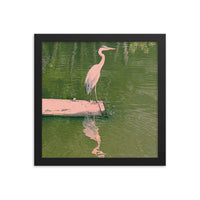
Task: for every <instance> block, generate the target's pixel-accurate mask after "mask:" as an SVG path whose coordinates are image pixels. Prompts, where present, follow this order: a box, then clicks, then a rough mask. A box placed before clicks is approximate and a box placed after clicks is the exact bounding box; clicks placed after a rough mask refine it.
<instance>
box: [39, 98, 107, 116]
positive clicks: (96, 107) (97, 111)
mask: <svg viewBox="0 0 200 200" xmlns="http://www.w3.org/2000/svg"><path fill="white" fill-rule="evenodd" d="M103 112H105V107H104V104H103V101H98V102H96V101H86V100H69V99H42V114H43V115H58V116H89V115H93V116H94V115H99V116H101V115H102V113H103Z"/></svg>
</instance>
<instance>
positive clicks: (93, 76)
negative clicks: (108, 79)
mask: <svg viewBox="0 0 200 200" xmlns="http://www.w3.org/2000/svg"><path fill="white" fill-rule="evenodd" d="M100 74H101V68H100V67H99V66H98V65H93V66H92V67H91V68H90V70H89V72H88V73H87V76H86V79H85V89H86V94H90V93H91V92H92V89H93V88H94V87H95V86H96V84H97V82H98V80H99V77H100Z"/></svg>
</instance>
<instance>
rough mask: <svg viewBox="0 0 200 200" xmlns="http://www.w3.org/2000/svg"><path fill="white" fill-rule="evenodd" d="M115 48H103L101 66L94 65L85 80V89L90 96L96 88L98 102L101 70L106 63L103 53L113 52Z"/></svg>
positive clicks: (100, 52)
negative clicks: (97, 86)
mask: <svg viewBox="0 0 200 200" xmlns="http://www.w3.org/2000/svg"><path fill="white" fill-rule="evenodd" d="M113 49H114V48H109V47H106V46H102V47H101V48H100V49H99V51H98V53H99V55H100V56H101V57H102V59H101V61H100V63H99V64H96V65H93V66H92V67H91V68H90V70H89V71H88V73H87V76H86V79H85V89H86V94H90V93H91V92H92V90H93V88H95V96H96V101H97V95H96V85H97V83H98V80H99V77H100V74H101V68H102V67H103V65H104V62H105V55H104V54H103V53H102V51H106V50H113Z"/></svg>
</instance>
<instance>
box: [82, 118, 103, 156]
mask: <svg viewBox="0 0 200 200" xmlns="http://www.w3.org/2000/svg"><path fill="white" fill-rule="evenodd" d="M83 126H84V129H83V132H84V133H85V135H86V136H87V137H89V138H90V139H92V140H95V141H97V144H98V145H97V147H95V148H94V149H93V150H92V154H95V155H96V156H97V157H99V158H104V157H105V153H103V152H102V151H101V150H100V144H101V137H100V135H99V128H98V127H97V126H96V125H95V120H92V118H90V117H85V118H84V121H83Z"/></svg>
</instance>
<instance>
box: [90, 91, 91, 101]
mask: <svg viewBox="0 0 200 200" xmlns="http://www.w3.org/2000/svg"><path fill="white" fill-rule="evenodd" d="M90 101H91V92H90Z"/></svg>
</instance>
